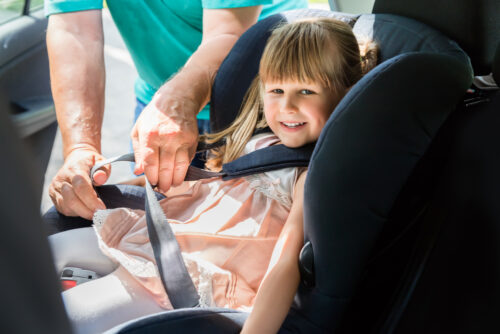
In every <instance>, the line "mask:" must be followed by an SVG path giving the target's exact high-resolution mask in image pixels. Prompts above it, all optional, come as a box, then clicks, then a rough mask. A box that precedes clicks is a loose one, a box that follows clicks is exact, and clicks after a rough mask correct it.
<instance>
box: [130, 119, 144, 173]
mask: <svg viewBox="0 0 500 334" xmlns="http://www.w3.org/2000/svg"><path fill="white" fill-rule="evenodd" d="M130 138H131V139H132V148H133V150H134V157H135V167H134V174H135V175H139V174H142V173H144V163H143V161H142V158H141V150H140V144H139V132H138V130H137V123H136V125H135V126H134V128H133V129H132V132H131V134H130Z"/></svg>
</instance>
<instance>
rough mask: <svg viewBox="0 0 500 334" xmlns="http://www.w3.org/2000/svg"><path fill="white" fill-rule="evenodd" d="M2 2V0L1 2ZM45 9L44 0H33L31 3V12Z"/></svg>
mask: <svg viewBox="0 0 500 334" xmlns="http://www.w3.org/2000/svg"><path fill="white" fill-rule="evenodd" d="M0 1H2V0H0ZM39 9H43V0H31V2H30V12H33V11H35V10H39Z"/></svg>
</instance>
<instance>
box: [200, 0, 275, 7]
mask: <svg viewBox="0 0 500 334" xmlns="http://www.w3.org/2000/svg"><path fill="white" fill-rule="evenodd" d="M272 3H273V0H201V6H202V7H203V8H206V9H217V8H238V7H250V6H259V5H270V4H272Z"/></svg>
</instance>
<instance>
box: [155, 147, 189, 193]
mask: <svg viewBox="0 0 500 334" xmlns="http://www.w3.org/2000/svg"><path fill="white" fill-rule="evenodd" d="M190 160H191V159H190V158H189V153H188V150H187V149H185V148H180V149H179V150H178V151H177V153H176V155H175V165H174V171H173V177H172V184H173V185H174V186H178V185H180V184H181V183H182V182H183V181H184V178H185V177H186V173H187V169H188V168H189V163H190ZM160 181H161V180H160Z"/></svg>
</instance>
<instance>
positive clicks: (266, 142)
mask: <svg viewBox="0 0 500 334" xmlns="http://www.w3.org/2000/svg"><path fill="white" fill-rule="evenodd" d="M279 141H280V139H279V138H278V136H276V135H275V134H274V133H272V132H265V133H259V134H257V135H255V136H253V137H252V138H250V140H249V141H248V143H247V144H246V145H245V148H244V149H243V152H242V155H245V154H248V153H251V152H253V151H256V150H259V149H261V148H265V147H269V146H272V145H276V144H278V143H279Z"/></svg>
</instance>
